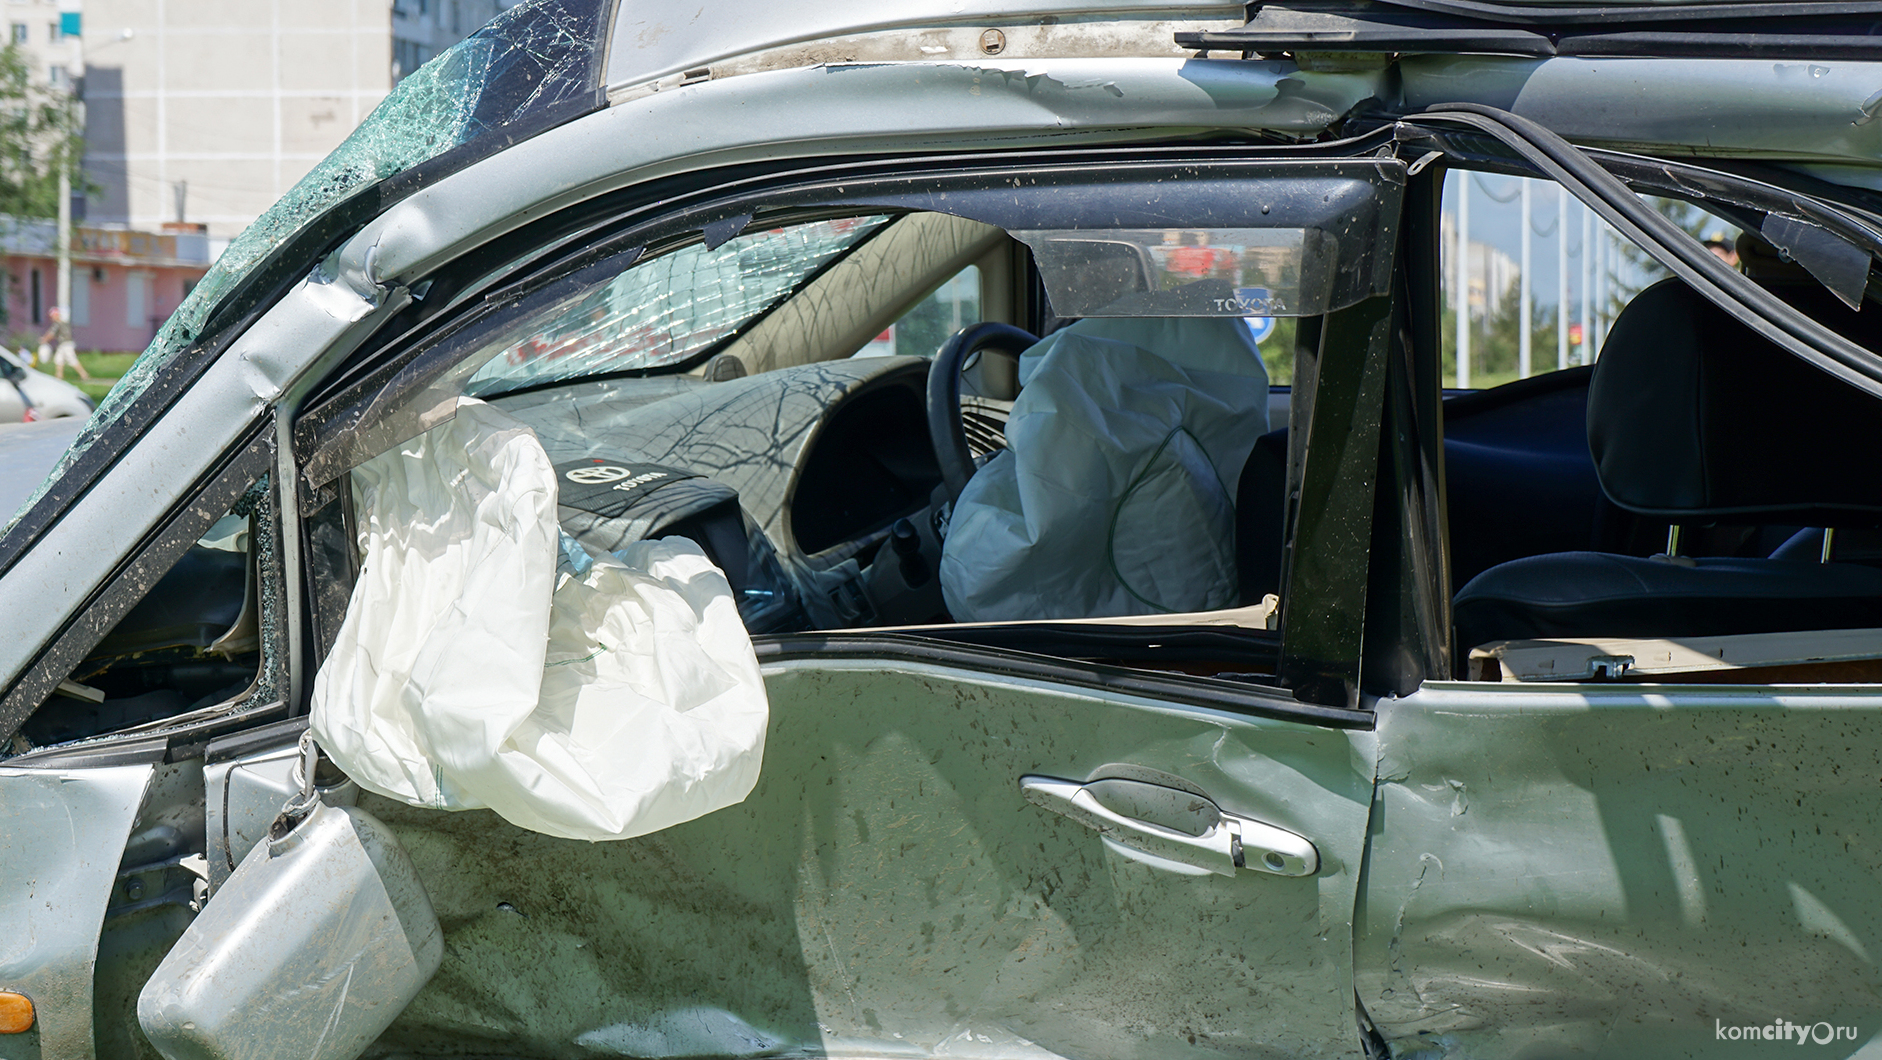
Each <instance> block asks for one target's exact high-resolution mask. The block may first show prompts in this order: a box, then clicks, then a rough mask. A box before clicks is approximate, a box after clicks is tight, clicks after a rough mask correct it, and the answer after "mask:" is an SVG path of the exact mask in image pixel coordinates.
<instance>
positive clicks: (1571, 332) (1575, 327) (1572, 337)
mask: <svg viewBox="0 0 1882 1060" xmlns="http://www.w3.org/2000/svg"><path fill="white" fill-rule="evenodd" d="M1568 344H1569V345H1570V346H1579V345H1581V325H1580V324H1570V325H1569V326H1568Z"/></svg>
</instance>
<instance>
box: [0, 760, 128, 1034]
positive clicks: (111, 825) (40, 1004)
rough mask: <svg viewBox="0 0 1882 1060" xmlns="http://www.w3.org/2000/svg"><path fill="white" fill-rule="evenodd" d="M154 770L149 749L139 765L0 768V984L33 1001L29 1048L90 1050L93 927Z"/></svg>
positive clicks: (98, 925)
mask: <svg viewBox="0 0 1882 1060" xmlns="http://www.w3.org/2000/svg"><path fill="white" fill-rule="evenodd" d="M161 754H162V748H161V747H159V748H157V755H159V756H160V755H161ZM154 769H155V765H154V756H153V760H152V761H150V762H144V763H141V764H123V765H107V766H95V767H89V768H87V767H79V766H70V767H67V768H46V769H20V768H14V769H0V792H4V796H0V805H4V806H5V812H4V813H0V917H3V918H4V923H5V924H6V925H7V930H6V932H5V935H4V937H0V989H7V990H15V991H18V992H19V993H22V994H25V995H26V996H27V997H29V998H31V999H32V1000H33V1006H34V1009H35V1010H36V1014H37V1031H38V1046H39V1050H38V1053H37V1054H36V1055H44V1056H49V1057H50V1056H61V1057H67V1056H69V1057H74V1058H89V1057H90V1056H92V1055H93V1052H92V966H93V963H94V962H95V961H96V959H97V954H98V935H99V932H100V930H101V928H102V926H103V924H104V916H105V905H106V903H107V901H108V900H109V899H110V897H111V892H112V888H113V886H114V885H115V884H116V883H117V872H118V860H119V858H120V857H122V856H123V852H124V846H125V843H126V842H127V841H128V840H129V838H130V834H131V826H132V823H133V822H134V821H135V820H136V818H137V811H138V807H139V806H140V805H142V803H143V799H144V790H145V788H146V787H147V786H148V785H149V783H150V778H151V775H152V773H153V772H154ZM15 1041H21V1039H17V1038H12V1037H11V1036H5V1037H0V1056H6V1057H7V1058H8V1060H13V1057H14V1055H15V1054H14V1052H13V1051H11V1050H10V1049H9V1044H10V1042H15ZM22 1060H24V1058H22Z"/></svg>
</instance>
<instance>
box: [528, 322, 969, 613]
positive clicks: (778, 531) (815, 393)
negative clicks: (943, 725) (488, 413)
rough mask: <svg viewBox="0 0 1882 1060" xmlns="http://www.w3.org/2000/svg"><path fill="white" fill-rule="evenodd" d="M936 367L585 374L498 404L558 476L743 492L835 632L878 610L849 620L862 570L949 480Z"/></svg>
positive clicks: (614, 543)
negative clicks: (635, 470)
mask: <svg viewBox="0 0 1882 1060" xmlns="http://www.w3.org/2000/svg"><path fill="white" fill-rule="evenodd" d="M927 368H928V362H927V361H925V360H923V359H922V358H918V357H868V358H856V359H852V360H845V361H832V362H824V363H820V364H810V365H801V366H797V367H791V368H783V369H778V370H776V371H771V372H765V373H762V374H759V375H754V376H747V377H744V378H740V379H733V380H727V381H722V382H707V381H705V380H700V379H696V378H693V377H672V376H667V377H661V378H657V379H632V378H628V379H604V380H585V381H582V382H579V383H576V384H573V385H570V386H566V387H557V388H554V389H548V390H538V391H532V392H529V393H525V394H518V395H512V396H508V397H499V398H495V399H493V400H492V401H491V404H493V405H495V406H497V407H499V408H501V409H503V410H504V411H505V412H508V413H510V414H511V415H513V416H516V417H517V418H519V419H521V420H523V421H524V422H525V423H528V424H529V425H530V427H531V428H533V429H534V430H535V432H536V435H537V437H538V438H539V439H540V440H541V441H542V444H543V448H544V449H545V450H547V452H548V454H549V458H550V460H551V462H552V463H554V464H555V465H556V466H557V467H559V468H560V467H565V466H571V465H573V464H574V463H576V462H578V461H588V462H596V463H599V462H607V463H608V464H610V465H620V466H628V467H636V466H640V465H653V466H658V467H661V468H668V469H679V470H683V471H685V472H690V473H691V474H693V475H695V476H700V477H702V478H704V479H705V480H708V481H709V482H711V483H713V484H716V485H717V486H721V487H725V488H727V489H729V490H730V491H732V492H734V493H736V495H737V499H738V504H739V506H740V507H742V508H743V510H744V513H745V514H746V515H747V516H749V518H750V522H751V532H752V533H754V534H757V535H761V536H762V538H763V539H764V542H765V543H766V544H768V546H769V548H770V549H773V550H775V552H776V555H777V558H778V560H779V562H780V564H781V566H782V568H783V570H784V571H785V572H787V575H788V577H789V578H790V580H791V581H792V582H793V583H794V584H795V587H796V590H797V592H798V593H799V594H800V595H801V596H802V597H803V598H804V602H805V606H806V610H807V611H808V612H809V617H810V619H811V621H812V623H813V624H814V625H816V626H817V627H819V628H828V627H831V626H839V625H850V624H856V623H857V622H859V621H863V620H865V619H866V618H867V617H868V616H867V612H868V608H867V607H861V609H860V611H858V612H857V613H850V611H849V610H847V609H846V608H845V607H844V606H843V604H842V601H843V600H844V599H846V598H848V599H853V600H860V599H861V598H862V596H863V593H864V589H863V578H862V567H863V565H864V564H865V563H866V561H867V560H869V559H870V558H871V556H872V555H873V552H874V550H875V548H876V547H877V546H878V545H879V544H880V543H881V542H882V540H883V539H884V538H885V537H887V535H888V532H889V529H890V527H891V526H892V525H894V524H896V523H897V521H898V520H901V519H904V518H907V517H910V516H916V515H918V514H919V513H922V512H924V511H925V510H926V509H927V507H928V506H929V504H930V497H931V495H932V494H933V492H934V490H935V487H936V486H938V485H939V484H940V483H941V471H940V467H939V465H938V464H937V463H936V461H935V457H934V452H933V449H932V446H931V443H930V441H929V438H928V427H927V411H926V403H925V393H926V380H927ZM565 499H566V498H565ZM562 514H563V517H564V518H563V525H564V528H565V529H566V530H568V531H569V532H570V533H571V535H573V536H575V537H577V538H578V539H580V540H583V541H584V543H585V544H589V545H590V547H595V548H603V549H606V548H612V547H618V545H619V541H618V540H614V539H612V538H611V539H610V540H608V541H601V540H595V541H589V540H588V539H587V537H585V536H584V531H585V529H586V528H587V527H589V526H590V525H591V523H590V522H587V521H585V519H586V516H587V513H585V512H582V511H576V510H571V509H570V508H569V507H568V506H567V505H565V506H564V508H563V513H562ZM616 525H617V526H618V525H619V524H618V522H617V523H616ZM650 532H656V533H657V531H650ZM851 561H855V562H851ZM833 600H835V601H836V602H835V603H832V601H833Z"/></svg>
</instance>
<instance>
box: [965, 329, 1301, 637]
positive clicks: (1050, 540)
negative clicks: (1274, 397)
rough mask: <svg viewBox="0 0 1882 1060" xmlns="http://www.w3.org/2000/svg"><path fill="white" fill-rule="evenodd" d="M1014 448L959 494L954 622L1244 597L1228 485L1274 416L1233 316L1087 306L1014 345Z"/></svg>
mask: <svg viewBox="0 0 1882 1060" xmlns="http://www.w3.org/2000/svg"><path fill="white" fill-rule="evenodd" d="M1019 380H1020V384H1021V389H1020V392H1019V397H1018V398H1017V399H1016V400H1015V401H1014V403H1013V411H1012V414H1011V416H1010V417H1009V419H1008V420H1007V424H1006V438H1007V450H1006V451H1005V452H1002V453H999V454H998V455H996V456H995V457H994V458H993V459H992V460H991V461H989V462H988V463H987V464H986V465H985V466H984V467H982V468H981V469H980V470H979V471H977V472H976V473H975V474H974V476H973V478H972V479H970V480H969V481H968V484H967V487H966V489H965V490H963V491H962V493H961V495H960V497H959V499H958V500H956V501H955V504H954V510H953V516H952V519H951V521H950V526H949V530H948V535H947V540H946V542H945V544H944V546H943V550H942V557H941V586H942V592H943V595H944V596H945V598H946V600H947V606H948V611H949V613H950V614H951V615H953V617H954V618H955V620H956V621H962V622H974V621H1020V620H1028V619H1053V618H1094V617H1103V616H1112V615H1142V614H1159V613H1167V612H1182V611H1204V610H1213V609H1216V608H1221V607H1230V606H1233V605H1234V604H1235V603H1236V598H1237V590H1238V587H1237V580H1236V568H1235V497H1234V487H1235V483H1236V481H1237V480H1238V478H1239V476H1240V474H1241V470H1242V464H1243V463H1244V462H1245V461H1246V460H1247V458H1248V452H1249V450H1250V449H1251V448H1252V447H1253V446H1254V444H1255V439H1257V438H1259V437H1261V435H1263V434H1265V433H1266V432H1267V429H1268V373H1267V369H1266V368H1265V367H1264V366H1263V365H1262V362H1261V353H1260V351H1259V350H1258V349H1257V347H1256V346H1255V342H1254V339H1253V336H1252V335H1251V334H1250V333H1249V330H1248V328H1247V325H1246V324H1244V323H1243V322H1242V320H1241V319H1240V318H1237V317H1208V318H1143V319H1088V320H1081V321H1079V322H1078V323H1075V324H1073V325H1071V326H1069V327H1066V328H1063V329H1061V330H1059V331H1057V332H1054V333H1053V334H1052V335H1050V336H1048V337H1047V338H1045V339H1043V340H1042V341H1040V342H1039V343H1037V344H1035V345H1033V346H1032V347H1031V348H1029V349H1027V350H1026V351H1025V353H1023V354H1021V356H1020V365H1019Z"/></svg>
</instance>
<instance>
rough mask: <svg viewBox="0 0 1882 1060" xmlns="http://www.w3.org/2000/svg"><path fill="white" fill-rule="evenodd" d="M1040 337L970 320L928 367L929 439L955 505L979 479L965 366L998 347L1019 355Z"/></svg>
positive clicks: (1022, 330) (1003, 325)
mask: <svg viewBox="0 0 1882 1060" xmlns="http://www.w3.org/2000/svg"><path fill="white" fill-rule="evenodd" d="M1038 341H1039V339H1038V338H1037V337H1035V336H1034V335H1033V334H1032V332H1030V331H1026V330H1024V329H1021V328H1016V327H1014V326H1013V325H1011V324H998V323H994V322H991V321H988V322H985V323H980V324H969V325H967V326H966V327H964V328H962V329H961V330H959V331H957V332H955V333H954V334H953V336H952V337H950V338H949V339H948V341H947V344H946V345H944V346H942V347H941V352H940V353H937V354H935V357H934V361H933V362H932V363H931V364H929V365H928V439H929V441H930V442H931V443H933V445H934V458H935V461H936V462H937V463H939V464H940V465H941V481H942V483H943V484H945V485H946V487H947V492H948V503H949V504H952V503H954V501H956V500H957V499H959V498H960V495H961V491H962V490H964V489H966V488H967V480H968V479H970V478H973V477H974V453H973V450H972V449H970V448H969V447H968V445H967V430H966V428H965V427H964V426H962V423H961V367H962V366H963V365H965V364H966V363H967V358H968V357H969V355H971V354H973V353H975V352H976V351H979V350H983V349H996V350H1000V351H1002V352H1006V353H1010V354H1012V355H1013V356H1015V357H1018V356H1019V355H1020V353H1021V351H1023V350H1025V349H1026V348H1027V347H1028V346H1031V345H1032V344H1033V343H1035V342H1038Z"/></svg>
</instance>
